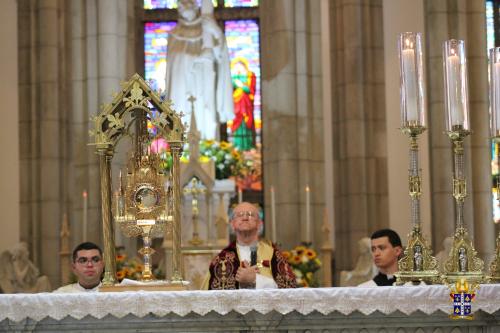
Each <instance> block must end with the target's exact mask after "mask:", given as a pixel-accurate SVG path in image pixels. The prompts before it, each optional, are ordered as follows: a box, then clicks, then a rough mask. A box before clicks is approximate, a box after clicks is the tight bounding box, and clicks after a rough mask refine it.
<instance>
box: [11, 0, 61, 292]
mask: <svg viewBox="0 0 500 333" xmlns="http://www.w3.org/2000/svg"><path fill="white" fill-rule="evenodd" d="M66 5H67V3H66V2H54V1H43V0H41V1H36V2H33V1H18V6H19V7H18V9H19V11H18V13H19V27H20V30H19V68H20V76H19V91H20V96H21V98H19V101H20V105H19V110H20V126H21V127H20V128H21V132H22V133H23V135H21V136H20V141H21V142H20V145H21V156H20V158H21V168H20V174H21V180H22V182H21V184H22V186H21V230H22V232H21V240H23V241H27V242H28V243H29V244H30V245H31V253H32V255H33V261H34V262H35V265H37V266H38V267H39V268H40V270H41V273H42V274H46V275H48V277H49V279H50V280H51V284H52V285H57V284H58V282H59V278H60V276H59V268H60V262H59V256H58V253H59V230H60V221H61V220H62V216H63V213H64V212H65V211H67V210H68V209H69V207H70V206H69V197H68V192H67V187H68V183H70V182H71V180H70V179H68V178H69V177H68V176H69V173H68V167H69V166H68V163H67V162H68V157H69V153H68V151H69V149H70V147H69V144H68V142H69V140H68V138H69V136H68V135H69V131H68V122H69V120H70V118H71V116H70V115H71V112H69V110H70V104H69V89H68V87H69V77H70V71H69V67H68V64H69V60H70V54H69V52H68V50H69V48H68V45H67V43H66V41H67V38H66V37H67V36H68V33H69V31H70V29H69V27H68V21H67V18H68V16H69V15H67V9H68V8H67V6H66Z"/></svg>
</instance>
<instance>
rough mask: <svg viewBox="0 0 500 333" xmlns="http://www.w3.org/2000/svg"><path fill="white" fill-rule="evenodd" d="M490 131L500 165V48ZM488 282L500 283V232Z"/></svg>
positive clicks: (493, 72)
mask: <svg viewBox="0 0 500 333" xmlns="http://www.w3.org/2000/svg"><path fill="white" fill-rule="evenodd" d="M489 66H490V118H491V121H490V125H491V128H490V131H491V139H492V141H493V142H494V144H495V153H496V156H495V157H496V159H497V165H500V152H499V149H500V47H494V48H492V49H490V64H489ZM496 188H497V200H498V201H499V202H500V180H499V179H497V184H496ZM488 281H489V282H493V283H500V232H499V233H498V236H497V239H496V250H495V257H494V258H493V260H492V261H491V263H490V267H489V272H488Z"/></svg>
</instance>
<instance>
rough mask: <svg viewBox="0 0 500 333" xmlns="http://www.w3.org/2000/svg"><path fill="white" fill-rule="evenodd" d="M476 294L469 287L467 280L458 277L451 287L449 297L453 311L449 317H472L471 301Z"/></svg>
mask: <svg viewBox="0 0 500 333" xmlns="http://www.w3.org/2000/svg"><path fill="white" fill-rule="evenodd" d="M475 296H476V294H475V293H474V289H473V288H470V286H469V283H467V280H465V279H460V280H459V281H457V282H456V284H455V286H454V287H452V288H451V293H450V298H451V299H452V301H453V313H452V314H451V315H450V318H451V319H469V320H470V319H474V316H473V314H472V301H473V300H474V297H475Z"/></svg>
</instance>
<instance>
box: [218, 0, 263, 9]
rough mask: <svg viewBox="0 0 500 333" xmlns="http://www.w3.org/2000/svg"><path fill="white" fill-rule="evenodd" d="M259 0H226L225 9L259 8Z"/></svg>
mask: <svg viewBox="0 0 500 333" xmlns="http://www.w3.org/2000/svg"><path fill="white" fill-rule="evenodd" d="M258 5H259V0H224V7H257V6H258Z"/></svg>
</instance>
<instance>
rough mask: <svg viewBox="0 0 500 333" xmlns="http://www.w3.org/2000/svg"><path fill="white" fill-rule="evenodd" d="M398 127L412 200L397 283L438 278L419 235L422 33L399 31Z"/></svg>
mask: <svg viewBox="0 0 500 333" xmlns="http://www.w3.org/2000/svg"><path fill="white" fill-rule="evenodd" d="M398 46H399V61H400V73H401V75H400V82H401V85H400V91H401V130H402V132H403V133H404V134H406V135H408V136H409V138H410V151H409V160H410V161H409V169H408V173H409V175H408V187H409V194H410V200H411V202H410V203H411V216H410V219H411V232H410V234H409V235H408V245H407V247H406V249H405V251H404V253H403V256H402V258H401V259H400V260H399V261H398V272H397V273H396V274H395V275H396V284H404V283H407V282H412V283H420V282H422V281H423V282H425V283H427V284H431V283H436V282H438V281H439V272H438V270H437V261H436V258H434V257H433V256H432V249H431V247H430V246H429V245H428V244H427V241H426V240H425V238H424V236H423V235H422V228H421V222H420V196H421V194H422V191H421V177H420V168H419V165H418V136H419V135H420V134H422V133H423V132H424V131H425V109H424V107H425V91H424V85H423V82H424V79H423V64H422V46H421V34H420V33H414V32H405V33H401V34H400V35H399V39H398Z"/></svg>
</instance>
